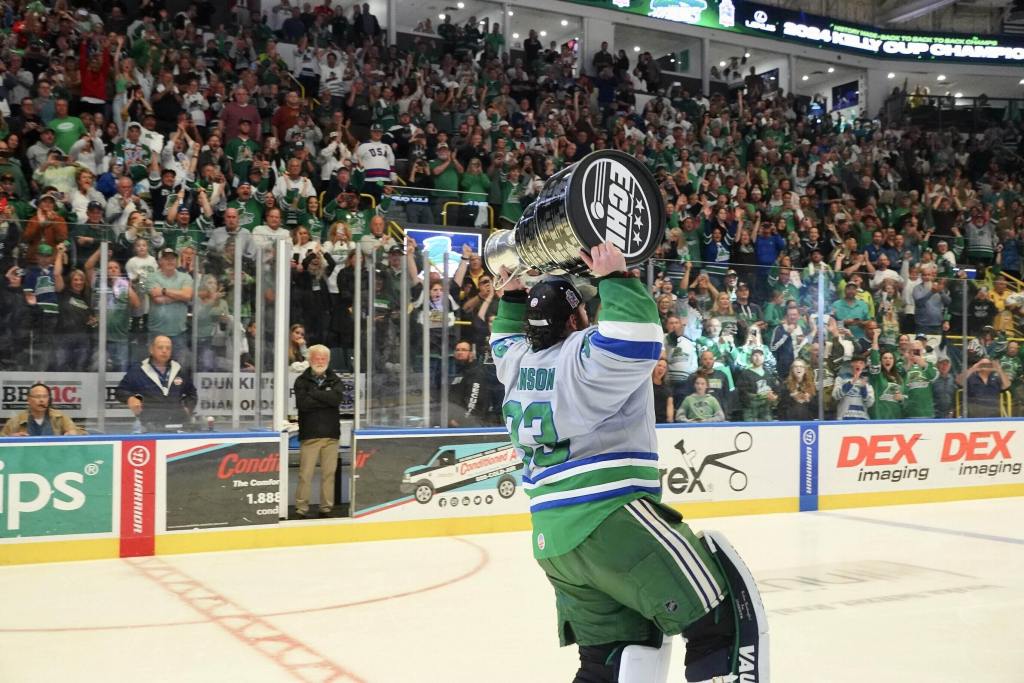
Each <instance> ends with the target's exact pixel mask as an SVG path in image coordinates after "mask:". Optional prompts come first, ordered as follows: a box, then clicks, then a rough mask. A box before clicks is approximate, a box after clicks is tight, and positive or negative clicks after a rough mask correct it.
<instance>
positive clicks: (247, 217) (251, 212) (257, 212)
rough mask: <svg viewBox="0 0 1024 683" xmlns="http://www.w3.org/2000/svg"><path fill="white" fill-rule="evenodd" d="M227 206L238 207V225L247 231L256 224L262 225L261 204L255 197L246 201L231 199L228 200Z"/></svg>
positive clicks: (250, 230)
mask: <svg viewBox="0 0 1024 683" xmlns="http://www.w3.org/2000/svg"><path fill="white" fill-rule="evenodd" d="M228 208H229V209H238V225H239V227H241V228H244V229H245V230H248V231H249V232H252V229H253V228H255V227H256V226H257V225H263V204H261V203H260V202H258V201H256V200H255V199H250V200H249V201H247V202H242V201H241V200H238V199H233V200H231V201H230V202H228Z"/></svg>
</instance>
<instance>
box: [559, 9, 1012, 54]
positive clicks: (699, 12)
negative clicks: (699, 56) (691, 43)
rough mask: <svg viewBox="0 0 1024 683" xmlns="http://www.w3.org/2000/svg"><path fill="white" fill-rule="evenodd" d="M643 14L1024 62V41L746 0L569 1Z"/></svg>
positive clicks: (874, 49) (850, 48) (835, 43)
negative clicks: (883, 24)
mask: <svg viewBox="0 0 1024 683" xmlns="http://www.w3.org/2000/svg"><path fill="white" fill-rule="evenodd" d="M569 2H574V3H576V4H578V5H587V6H589V7H598V8H601V9H609V10H613V11H619V12H628V13H630V14H638V15H640V16H645V17H652V18H655V19H664V20H666V21H672V22H677V23H683V24H690V25H692V26H702V27H704V28H710V29H715V30H719V31H728V32H730V33H740V34H743V35H748V36H759V37H762V38H771V39H777V40H785V41H788V42H792V43H797V44H801V45H809V46H811V47H819V48H822V49H825V50H829V51H835V50H839V51H842V52H846V53H848V54H855V55H862V56H870V57H881V58H885V59H904V60H915V61H926V62H933V61H943V62H954V63H974V64H978V63H982V64H995V65H1007V66H1012V65H1015V64H1022V63H1024V38H1021V37H1019V36H1014V35H1008V34H1001V35H984V36H977V35H971V34H963V33H923V32H920V31H899V30H892V29H888V28H878V27H874V26H867V25H864V24H855V23H852V22H848V21H842V20H839V19H834V18H831V17H823V16H820V15H816V14H809V13H807V12H802V11H796V10H791V9H785V8H782V7H774V6H772V5H762V4H759V3H756V2H744V1H743V0H569Z"/></svg>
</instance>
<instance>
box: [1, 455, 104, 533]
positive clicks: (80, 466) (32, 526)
mask: <svg viewBox="0 0 1024 683" xmlns="http://www.w3.org/2000/svg"><path fill="white" fill-rule="evenodd" d="M113 491H114V445H113V444H72V445H60V446H58V445H53V444H51V445H39V446H35V445H24V446H11V447H9V448H4V449H3V450H2V451H0V538H18V537H31V536H61V535H67V534H95V533H110V532H111V531H113V512H112V507H111V503H112V499H113Z"/></svg>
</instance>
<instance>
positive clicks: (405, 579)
mask: <svg viewBox="0 0 1024 683" xmlns="http://www.w3.org/2000/svg"><path fill="white" fill-rule="evenodd" d="M1022 520H1024V499H998V500H990V501H970V502H963V503H946V504H936V505H912V506H898V507H885V508H870V509H856V510H846V511H841V512H820V513H801V514H785V515H763V516H754V517H728V518H717V519H699V520H693V527H694V528H695V529H696V530H699V529H703V528H716V529H719V530H721V531H723V532H725V533H726V534H727V535H728V537H729V538H730V539H731V540H732V542H733V544H734V545H735V547H736V548H737V549H738V550H739V551H740V552H741V553H742V554H743V556H744V558H745V559H746V561H747V563H748V564H749V566H750V568H751V569H752V570H753V572H754V575H755V576H756V577H757V579H758V582H759V584H760V586H761V591H762V594H763V596H764V601H765V605H766V607H767V609H768V614H769V618H770V621H771V629H772V633H771V638H772V644H771V650H772V662H771V665H772V673H773V676H772V680H773V681H774V683H805V682H806V683H811V682H814V683H821V682H827V683H843V682H849V683H884V682H888V681H892V682H897V681H899V682H900V683H905V682H907V681H928V682H930V683H936V682H940V681H941V682H945V681H948V682H950V683H961V682H965V683H966V682H975V681H979V682H980V681H985V682H986V683H1021V682H1022V681H1024V645H1022V642H1024V641H1022V639H1021V623H1022V614H1024V528H1022ZM314 523H316V522H314ZM0 586H2V589H0V603H2V605H3V609H2V611H0V681H3V682H4V683H20V682H22V681H32V682H35V681H104V682H107V681H128V680H132V681H147V682H154V681H176V682H178V681H218V682H219V683H223V682H225V681H244V682H245V683H254V682H262V681H327V680H335V681H367V682H372V683H433V682H435V681H436V682H438V683H484V682H487V683H490V682H494V683H505V682H508V683H513V682H515V683H520V682H526V681H529V682H538V683H546V682H548V681H550V682H551V683H568V682H569V681H571V680H572V676H573V673H574V671H575V667H576V653H575V649H574V648H566V649H559V648H558V647H557V639H556V636H555V626H554V608H553V599H552V593H551V589H550V588H549V586H548V584H547V582H546V580H545V579H544V576H543V575H542V573H541V571H540V569H539V568H538V567H537V566H536V564H534V562H533V560H532V558H531V556H530V546H529V536H528V535H527V534H526V533H510V534H493V535H480V536H470V537H463V538H430V539H417V540H406V541H388V542H377V543H359V544H343V545H322V546H307V547H299V548H279V549H272V550H253V551H244V552H225V553H210V554H197V555H176V556H168V557H161V558H146V559H139V560H109V561H97V562H77V563H66V564H50V565H23V566H15V567H7V568H2V569H0ZM677 640H678V639H677ZM674 665H675V666H674V669H675V671H676V672H677V674H676V675H675V676H674V677H672V678H670V680H672V681H678V682H680V683H681V682H682V681H683V680H684V679H683V677H682V674H681V670H682V668H681V665H682V656H681V647H677V648H676V652H675V657H674Z"/></svg>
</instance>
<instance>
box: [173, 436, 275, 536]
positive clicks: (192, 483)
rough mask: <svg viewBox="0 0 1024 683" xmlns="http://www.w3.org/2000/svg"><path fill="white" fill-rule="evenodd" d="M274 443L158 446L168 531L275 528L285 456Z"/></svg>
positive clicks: (193, 442)
mask: <svg viewBox="0 0 1024 683" xmlns="http://www.w3.org/2000/svg"><path fill="white" fill-rule="evenodd" d="M279 443H280V442H279V440H278V438H277V437H276V435H275V436H274V438H271V439H266V440H257V441H244V442H229V443H225V442H223V441H222V442H211V441H203V440H191V439H190V440H173V441H162V442H160V446H161V453H162V454H163V457H164V459H165V460H166V467H167V476H166V477H165V481H166V485H165V486H166V492H167V494H166V497H165V500H166V507H167V513H166V525H165V528H166V530H167V531H175V530H180V529H207V528H218V527H238V526H251V525H256V524H277V521H278V518H279V514H278V513H279V506H278V502H279V501H280V493H279V487H278V484H279V482H280V477H281V475H280V467H281V456H280V448H279Z"/></svg>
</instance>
